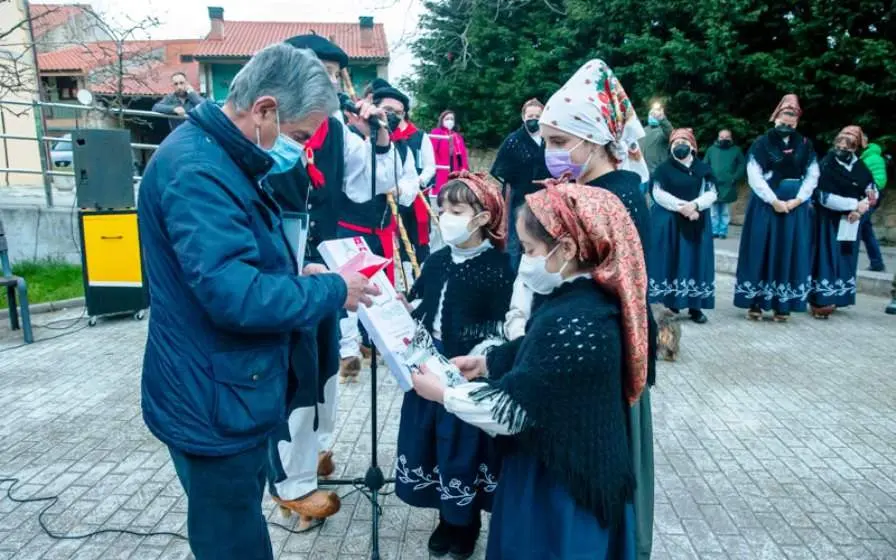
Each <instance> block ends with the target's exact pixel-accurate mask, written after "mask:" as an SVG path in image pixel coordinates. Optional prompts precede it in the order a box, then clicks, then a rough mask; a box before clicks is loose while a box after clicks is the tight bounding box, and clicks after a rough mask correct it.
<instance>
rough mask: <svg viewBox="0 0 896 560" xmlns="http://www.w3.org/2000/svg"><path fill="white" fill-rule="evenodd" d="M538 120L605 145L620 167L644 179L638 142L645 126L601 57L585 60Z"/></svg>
mask: <svg viewBox="0 0 896 560" xmlns="http://www.w3.org/2000/svg"><path fill="white" fill-rule="evenodd" d="M539 122H540V123H541V124H547V125H550V126H553V127H554V128H557V129H559V130H562V131H563V132H566V133H567V134H572V135H573V136H577V137H579V138H581V139H583V140H586V141H588V142H594V143H595V144H600V145H602V146H606V147H607V150H608V151H609V153H610V155H612V156H613V157H615V158H616V160H617V161H618V162H619V168H620V169H626V170H629V171H634V172H636V173H638V174H639V175H640V176H641V180H642V181H643V182H646V181H647V180H648V179H649V173H648V171H647V164H646V163H645V162H644V157H643V156H642V154H641V149H640V147H639V146H638V140H640V139H641V138H643V137H644V127H643V126H641V121H639V120H638V115H636V114H635V109H634V107H632V103H631V101H630V100H629V98H628V95H627V94H626V93H625V90H624V89H623V88H622V84H620V83H619V80H618V79H617V78H616V75H615V74H614V73H613V70H611V69H610V67H609V66H607V63H606V62H604V61H603V60H600V59H597V58H595V59H593V60H589V61H588V62H586V63H585V64H584V65H582V67H581V68H579V69H578V70H577V71H576V73H575V74H573V76H572V78H570V79H569V81H567V82H566V84H564V85H563V87H562V88H560V89H559V90H558V91H557V92H556V93H555V94H554V95H553V96H551V98H550V99H549V100H548V103H547V105H545V108H544V112H543V113H542V114H541V120H540V121H539Z"/></svg>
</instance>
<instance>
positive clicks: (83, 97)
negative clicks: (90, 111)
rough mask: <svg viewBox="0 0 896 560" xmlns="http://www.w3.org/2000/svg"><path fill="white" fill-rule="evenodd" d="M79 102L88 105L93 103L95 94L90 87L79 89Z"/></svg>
mask: <svg viewBox="0 0 896 560" xmlns="http://www.w3.org/2000/svg"><path fill="white" fill-rule="evenodd" d="M78 103H80V104H81V105H87V106H90V105H93V94H92V93H90V90H89V89H79V90H78Z"/></svg>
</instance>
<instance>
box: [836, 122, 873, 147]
mask: <svg viewBox="0 0 896 560" xmlns="http://www.w3.org/2000/svg"><path fill="white" fill-rule="evenodd" d="M841 138H843V139H845V140H846V144H847V145H848V146H849V149H850V150H853V151H857V150H859V149H860V148H862V149H864V148H867V146H866V145H865V133H864V132H862V128H861V127H860V126H857V125H854V124H851V125H849V126H847V127H844V128H843V130H841V131H840V132H839V133H838V134H837V137H836V138H834V142H836V141H837V140H839V139H841Z"/></svg>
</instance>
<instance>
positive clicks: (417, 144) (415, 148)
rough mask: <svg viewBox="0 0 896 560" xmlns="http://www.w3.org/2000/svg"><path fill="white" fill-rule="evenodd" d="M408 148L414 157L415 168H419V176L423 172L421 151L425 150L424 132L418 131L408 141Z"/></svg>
mask: <svg viewBox="0 0 896 560" xmlns="http://www.w3.org/2000/svg"><path fill="white" fill-rule="evenodd" d="M407 144H408V147H409V148H410V149H411V153H412V154H413V155H414V167H416V168H417V175H419V174H420V173H422V172H423V157H422V154H421V152H420V150H421V149H422V148H423V131H422V130H418V131H417V132H415V133H414V135H413V136H411V137H410V138H408V139H407Z"/></svg>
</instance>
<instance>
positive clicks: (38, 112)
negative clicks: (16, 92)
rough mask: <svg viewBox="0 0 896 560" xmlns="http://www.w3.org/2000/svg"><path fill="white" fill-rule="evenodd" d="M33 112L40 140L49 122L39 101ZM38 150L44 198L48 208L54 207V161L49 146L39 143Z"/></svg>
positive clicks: (35, 103)
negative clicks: (52, 169)
mask: <svg viewBox="0 0 896 560" xmlns="http://www.w3.org/2000/svg"><path fill="white" fill-rule="evenodd" d="M31 107H32V111H34V117H35V118H34V120H35V122H36V123H37V127H38V131H37V136H38V138H43V137H44V135H45V134H46V130H47V121H46V118H45V115H44V111H43V108H42V107H41V106H40V102H39V101H33V102H32V103H31ZM37 149H38V150H40V172H41V175H42V176H43V179H44V198H45V200H46V203H47V208H52V207H53V178H52V177H51V176H50V174H49V171H50V169H49V168H50V166H51V165H52V160H51V158H50V154H49V146H48V145H47V143H46V142H38V143H37Z"/></svg>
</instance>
